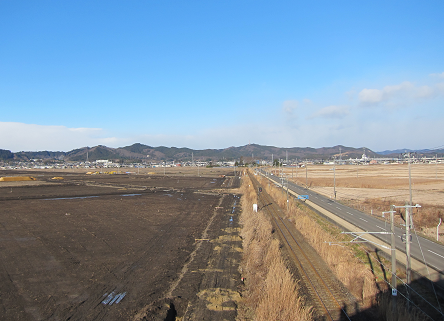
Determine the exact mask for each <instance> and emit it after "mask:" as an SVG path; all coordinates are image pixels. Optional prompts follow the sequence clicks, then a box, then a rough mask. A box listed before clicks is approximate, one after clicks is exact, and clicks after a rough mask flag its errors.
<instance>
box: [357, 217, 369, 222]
mask: <svg viewBox="0 0 444 321" xmlns="http://www.w3.org/2000/svg"><path fill="white" fill-rule="evenodd" d="M359 219H360V220H362V221H364V222H366V223H368V221H366V220H364V219H363V218H362V217H360V218H359Z"/></svg>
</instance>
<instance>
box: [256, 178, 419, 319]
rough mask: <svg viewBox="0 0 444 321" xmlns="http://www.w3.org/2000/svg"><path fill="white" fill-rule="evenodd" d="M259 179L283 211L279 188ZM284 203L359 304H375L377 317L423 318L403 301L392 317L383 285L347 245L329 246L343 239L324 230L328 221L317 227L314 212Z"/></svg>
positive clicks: (284, 198) (304, 207)
mask: <svg viewBox="0 0 444 321" xmlns="http://www.w3.org/2000/svg"><path fill="white" fill-rule="evenodd" d="M259 180H260V181H261V183H262V186H264V187H266V189H267V192H268V193H269V194H270V196H271V197H273V199H274V200H275V202H277V203H278V204H279V206H280V207H281V208H282V209H284V210H285V211H286V209H287V198H286V195H285V193H283V192H282V189H281V188H276V187H275V185H274V184H268V181H267V180H266V179H265V178H263V177H261V178H259ZM267 186H269V187H267ZM288 205H289V206H288V211H286V212H287V216H288V219H289V220H290V221H291V222H292V223H293V224H295V226H296V228H297V229H298V230H299V231H300V232H301V233H302V234H303V235H304V237H305V239H306V240H307V241H308V243H309V244H310V245H311V246H312V247H313V248H314V249H315V250H316V251H317V252H318V254H319V255H320V256H321V257H322V258H323V259H324V260H325V262H326V263H327V264H328V265H329V267H330V269H331V270H332V272H333V273H334V274H335V275H336V277H337V278H338V279H339V280H340V281H341V282H342V283H343V284H344V285H345V286H346V287H347V288H348V289H349V290H350V292H351V293H352V294H353V295H354V296H355V297H356V298H357V299H359V300H360V301H361V303H362V307H368V308H370V307H376V308H377V309H376V310H377V314H379V318H378V319H379V320H388V321H389V320H390V321H397V320H399V321H401V320H402V321H404V320H407V321H413V320H424V318H423V317H422V316H421V315H420V314H419V313H418V312H409V311H408V309H407V308H406V307H405V305H404V304H403V302H399V303H398V307H397V308H398V309H397V310H398V313H397V317H396V318H393V316H392V314H391V312H390V311H391V304H390V300H389V298H388V297H387V296H386V295H385V294H383V293H381V292H380V290H384V289H386V287H381V284H377V283H376V279H375V276H374V274H372V272H371V270H370V269H369V268H368V267H367V266H366V265H365V264H364V263H363V262H362V261H361V260H359V259H358V258H357V257H356V256H355V253H354V252H353V250H352V248H350V247H348V246H330V245H329V243H326V242H332V243H333V244H334V243H336V244H338V241H343V240H344V239H345V238H344V237H341V236H340V235H334V234H333V233H331V232H330V231H328V228H329V226H327V225H328V224H327V225H326V226H321V225H320V224H322V223H320V222H321V221H316V219H315V217H317V215H314V213H313V212H312V213H311V214H309V213H310V210H309V209H308V208H307V207H306V206H302V205H301V204H299V203H298V202H296V201H295V200H294V199H293V198H290V200H289V202H288ZM378 287H379V289H380V290H379V289H378Z"/></svg>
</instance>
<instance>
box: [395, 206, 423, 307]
mask: <svg viewBox="0 0 444 321" xmlns="http://www.w3.org/2000/svg"><path fill="white" fill-rule="evenodd" d="M414 207H421V205H419V204H416V205H408V204H406V205H404V206H395V205H393V208H405V255H406V262H405V272H406V273H405V274H406V283H407V285H409V284H410V282H411V281H412V268H411V266H412V265H411V256H410V238H411V236H410V227H411V224H412V222H413V220H412V214H413V213H412V212H411V211H412V210H411V209H412V208H414ZM409 298H410V294H409V291H408V288H407V304H408V300H409Z"/></svg>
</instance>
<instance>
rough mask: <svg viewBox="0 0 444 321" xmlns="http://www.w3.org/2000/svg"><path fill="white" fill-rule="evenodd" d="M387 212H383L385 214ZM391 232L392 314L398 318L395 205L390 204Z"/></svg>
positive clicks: (394, 318)
mask: <svg viewBox="0 0 444 321" xmlns="http://www.w3.org/2000/svg"><path fill="white" fill-rule="evenodd" d="M385 213H387V212H382V214H383V215H384V214H385ZM388 213H390V234H391V245H390V247H391V257H392V281H391V286H392V315H393V320H396V317H395V316H396V312H397V308H396V296H397V295H398V290H397V285H396V243H395V241H396V236H395V206H394V205H390V211H389V212H388Z"/></svg>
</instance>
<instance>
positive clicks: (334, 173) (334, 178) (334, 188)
mask: <svg viewBox="0 0 444 321" xmlns="http://www.w3.org/2000/svg"><path fill="white" fill-rule="evenodd" d="M333 194H334V195H335V199H336V162H335V160H333Z"/></svg>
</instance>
